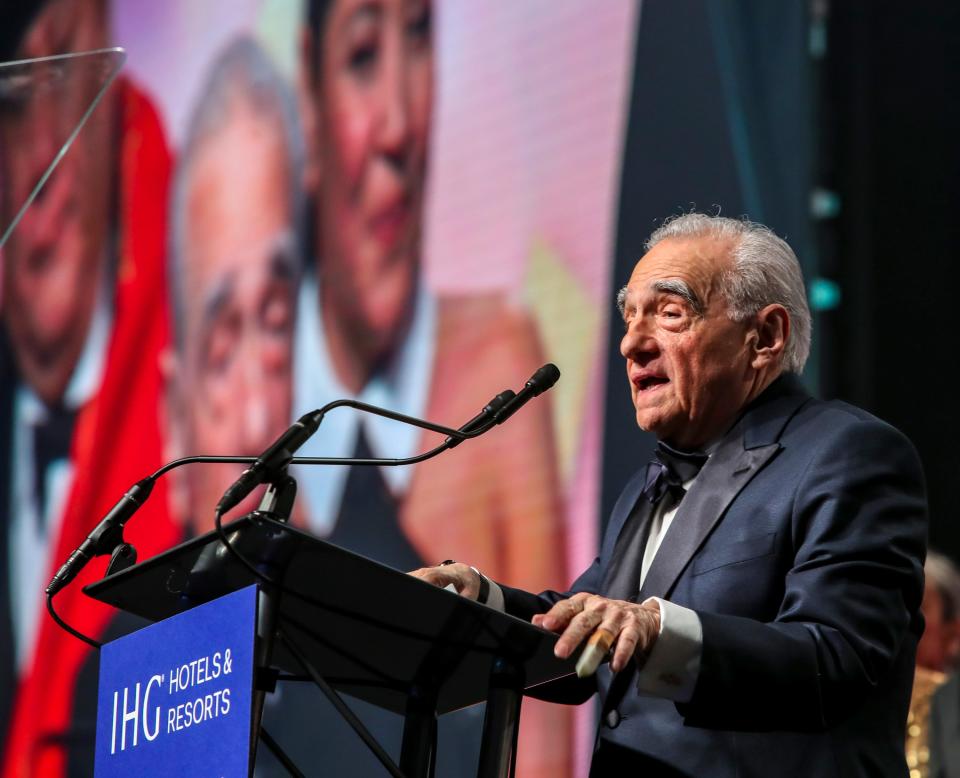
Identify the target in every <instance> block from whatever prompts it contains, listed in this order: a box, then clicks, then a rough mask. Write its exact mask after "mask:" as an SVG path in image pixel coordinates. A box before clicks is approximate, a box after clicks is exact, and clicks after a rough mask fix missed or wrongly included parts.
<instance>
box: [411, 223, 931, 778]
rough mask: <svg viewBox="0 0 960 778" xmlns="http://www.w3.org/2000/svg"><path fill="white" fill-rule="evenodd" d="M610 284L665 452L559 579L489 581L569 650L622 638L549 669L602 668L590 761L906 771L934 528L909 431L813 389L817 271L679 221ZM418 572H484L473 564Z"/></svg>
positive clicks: (638, 393)
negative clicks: (809, 372)
mask: <svg viewBox="0 0 960 778" xmlns="http://www.w3.org/2000/svg"><path fill="white" fill-rule="evenodd" d="M620 304H621V308H622V311H623V320H624V326H625V330H626V331H625V334H624V336H623V340H622V342H621V353H622V354H623V356H624V358H625V359H626V368H627V377H628V379H629V382H630V391H631V396H632V398H633V402H634V406H635V409H636V419H637V423H638V424H639V425H640V427H642V428H643V429H645V430H648V431H650V432H652V433H654V434H655V435H656V436H657V438H658V440H659V443H658V447H657V458H656V460H654V461H653V462H651V463H650V464H649V465H646V466H641V467H640V469H639V472H638V473H637V475H636V476H635V477H634V479H633V480H632V481H631V482H630V483H628V485H627V486H626V488H625V489H624V491H623V493H622V495H621V497H620V499H619V501H618V502H617V504H616V506H615V507H614V510H613V514H612V516H611V519H610V522H609V525H608V528H607V532H606V536H605V538H604V540H603V544H602V547H601V549H600V554H599V556H598V557H597V558H596V560H595V561H594V563H593V565H592V566H591V567H590V568H589V569H588V570H587V571H586V572H585V573H584V574H583V575H582V576H580V578H578V579H577V581H575V582H574V584H573V586H572V587H571V589H570V591H569V592H567V593H565V594H558V593H555V592H544V593H542V594H540V595H532V594H529V593H526V592H523V591H520V590H516V589H511V588H508V587H506V586H503V587H500V586H497V585H495V584H492V585H491V586H490V587H489V588H490V593H489V595H488V599H487V601H488V603H489V604H491V605H494V606H496V605H499V604H501V603H502V604H503V605H504V606H505V608H506V610H507V611H508V612H510V613H513V614H515V615H518V616H522V617H525V618H532V620H533V623H534V624H536V625H538V626H540V627H543V628H545V629H548V630H552V631H555V632H557V633H559V635H560V638H559V639H558V641H557V644H556V653H557V655H558V656H561V657H565V656H568V655H570V654H572V653H573V652H574V651H575V650H576V649H577V647H578V646H580V645H581V644H582V643H583V642H584V641H586V640H587V639H588V638H590V637H591V636H592V635H599V636H602V635H604V633H606V634H607V636H608V637H611V638H612V640H613V647H612V649H611V654H610V657H611V658H610V661H609V665H608V666H601V667H600V669H599V670H598V671H597V673H596V675H595V676H594V677H593V678H591V679H587V680H585V681H582V682H578V683H566V685H565V686H564V687H563V688H562V689H556V690H554V693H553V698H554V699H557V700H558V701H565V702H576V701H582V700H584V699H586V698H587V697H588V696H589V695H590V693H591V692H592V691H593V690H594V689H597V690H599V692H600V697H601V700H602V704H603V709H602V715H601V721H600V728H599V732H598V737H597V741H596V750H595V753H594V760H593V768H592V774H593V775H614V774H616V773H615V771H616V770H621V769H630V770H640V769H641V768H643V769H644V772H643V774H644V775H648V776H649V775H670V776H731V777H732V776H744V775H751V776H752V775H772V774H776V775H778V776H793V775H796V776H809V775H818V776H824V775H837V776H859V775H863V776H866V775H870V776H877V775H884V776H886V775H889V776H893V775H905V774H906V766H905V762H904V753H903V738H904V723H905V718H906V713H907V705H908V702H909V698H910V685H911V679H912V675H913V662H914V654H915V652H916V646H917V639H918V636H919V634H920V632H921V630H922V618H921V616H920V615H919V607H920V600H921V596H922V592H923V568H922V566H923V556H924V542H925V537H926V504H925V498H924V488H923V477H922V473H921V469H920V464H919V462H918V458H917V456H916V453H915V452H914V450H913V448H912V447H911V445H910V443H909V442H908V441H907V440H906V439H905V438H904V437H903V436H902V435H901V434H900V433H899V432H897V431H896V430H894V429H892V428H891V427H889V426H888V425H886V424H884V423H883V422H881V421H879V420H877V419H875V418H874V417H872V416H870V415H869V414H867V413H865V412H863V411H861V410H858V409H856V408H853V407H851V406H849V405H845V404H843V403H840V402H819V401H817V400H814V399H812V398H811V397H810V396H809V395H807V394H806V392H805V391H804V390H803V388H802V387H801V385H800V382H799V380H798V379H797V374H798V373H800V371H801V370H802V369H803V365H804V362H805V360H806V357H807V353H808V349H809V342H810V315H809V312H808V309H807V305H806V301H805V296H804V289H803V280H802V277H801V273H800V268H799V265H798V263H797V260H796V257H795V256H794V254H793V252H792V251H791V249H790V248H789V247H788V246H787V245H786V243H784V242H783V241H782V240H780V239H779V238H777V237H776V236H775V235H773V234H772V233H771V232H770V231H769V230H768V229H766V228H764V227H762V226H759V225H755V224H751V223H749V222H744V221H738V220H732V219H727V218H720V217H711V216H706V215H702V214H695V213H691V214H686V215H683V216H680V217H678V218H675V219H673V220H671V221H668V222H667V223H666V224H664V226H663V227H661V228H660V229H659V230H657V231H656V232H655V233H654V234H653V235H652V236H651V238H650V240H649V242H648V252H647V254H646V255H645V256H644V257H643V258H642V259H641V260H640V262H638V263H637V266H636V268H635V269H634V271H633V274H632V276H631V278H630V281H629V283H628V284H627V286H626V287H624V289H623V290H622V291H621V293H620ZM681 500H682V501H681ZM415 574H416V575H419V576H420V577H422V578H424V579H426V580H429V581H431V582H433V583H436V584H438V585H447V584H450V583H452V584H454V585H455V586H456V587H457V589H458V590H459V591H460V592H461V593H462V594H464V595H466V596H468V597H476V596H477V593H478V592H479V591H480V584H481V578H480V577H479V576H478V575H477V573H476V572H475V571H473V570H472V569H471V568H470V567H468V566H467V565H465V564H460V563H457V564H450V565H446V566H443V567H435V568H425V569H422V570H418V571H416V573H415ZM484 588H486V587H484ZM588 681H589V682H588ZM631 774H634V773H631ZM635 774H639V773H635Z"/></svg>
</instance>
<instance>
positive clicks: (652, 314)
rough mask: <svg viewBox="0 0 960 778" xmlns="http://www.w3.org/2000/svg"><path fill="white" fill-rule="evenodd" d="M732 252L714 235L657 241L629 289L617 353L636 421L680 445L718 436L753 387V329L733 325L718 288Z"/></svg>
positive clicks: (736, 323)
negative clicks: (624, 365)
mask: <svg viewBox="0 0 960 778" xmlns="http://www.w3.org/2000/svg"><path fill="white" fill-rule="evenodd" d="M731 248H732V244H731V243H729V242H721V241H717V240H714V239H712V238H688V239H682V240H681V239H668V240H664V241H661V242H660V243H658V244H657V245H656V246H654V247H653V249H651V250H650V252H649V253H648V254H646V255H645V256H644V257H643V258H642V259H641V260H640V261H639V262H638V263H637V266H636V267H635V268H634V270H633V274H632V275H631V276H630V281H629V283H628V284H627V287H626V296H625V298H624V324H625V328H626V332H625V334H624V336H623V340H622V341H621V342H620V353H621V354H623V356H624V358H625V359H626V361H627V378H628V379H629V381H630V394H631V397H632V399H633V404H634V408H635V409H636V417H637V424H639V425H640V427H641V428H642V429H644V430H647V431H648V432H652V433H653V434H655V435H656V436H657V438H659V439H660V440H664V441H666V442H668V443H671V444H673V445H676V446H678V447H680V448H695V447H698V446H702V445H704V444H706V443H708V442H710V441H711V440H713V439H715V438H716V437H719V436H720V435H722V434H723V433H724V432H725V431H726V430H727V428H728V427H729V426H730V425H731V424H732V423H733V422H734V420H735V419H736V417H737V414H738V412H739V411H740V409H741V408H742V407H743V406H744V405H745V404H746V402H747V399H748V397H749V393H750V389H751V386H752V381H753V373H754V371H753V370H752V368H751V354H752V349H751V341H752V338H751V334H750V333H751V327H750V326H749V322H744V323H738V322H734V321H731V320H730V318H729V317H728V316H727V302H726V299H725V298H724V295H723V293H722V289H721V278H722V273H723V272H724V271H725V270H727V269H729V268H730V267H731V258H730V249H731Z"/></svg>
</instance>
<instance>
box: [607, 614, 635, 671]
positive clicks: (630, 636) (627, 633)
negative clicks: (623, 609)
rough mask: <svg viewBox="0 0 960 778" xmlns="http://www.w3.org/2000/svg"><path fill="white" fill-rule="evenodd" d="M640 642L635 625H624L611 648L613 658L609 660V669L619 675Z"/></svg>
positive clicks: (631, 623)
mask: <svg viewBox="0 0 960 778" xmlns="http://www.w3.org/2000/svg"><path fill="white" fill-rule="evenodd" d="M639 640H640V630H639V628H638V627H637V626H636V624H635V623H633V622H630V623H628V624H625V625H624V627H623V628H622V629H621V630H620V634H619V635H617V642H616V644H615V645H614V647H613V657H612V658H611V659H610V669H611V670H613V672H615V673H619V672H620V671H621V670H622V669H623V668H624V667H626V666H627V663H628V662H629V661H630V660H631V659H632V658H633V656H634V652H635V651H636V648H637V642H638V641H639Z"/></svg>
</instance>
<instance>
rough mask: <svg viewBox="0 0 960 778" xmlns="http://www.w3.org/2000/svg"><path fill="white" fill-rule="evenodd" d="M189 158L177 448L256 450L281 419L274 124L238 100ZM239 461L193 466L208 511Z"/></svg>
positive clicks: (198, 497) (278, 172) (282, 170)
mask: <svg viewBox="0 0 960 778" xmlns="http://www.w3.org/2000/svg"><path fill="white" fill-rule="evenodd" d="M225 121H226V122H227V124H226V125H225V126H224V127H223V129H221V130H219V131H218V132H217V133H216V134H215V135H214V136H213V137H212V138H211V139H209V140H207V141H206V142H204V143H203V145H202V146H201V147H200V148H199V150H198V152H197V154H196V156H195V157H194V166H193V169H192V172H191V174H190V175H191V179H190V181H191V185H190V187H189V195H188V197H187V206H186V207H187V213H188V214H189V219H188V224H187V229H186V256H185V258H184V259H185V261H184V265H183V266H182V267H181V270H180V272H184V273H185V274H186V278H185V283H183V284H182V286H181V290H183V291H182V293H183V294H185V295H186V300H185V311H186V316H185V322H184V323H183V324H184V337H183V339H182V349H183V353H182V354H181V355H180V359H181V361H182V363H183V364H182V374H181V375H178V376H177V377H176V380H177V381H178V382H179V383H180V386H181V392H180V398H181V408H182V410H183V411H184V418H182V419H172V420H171V421H172V422H173V423H180V424H184V423H185V424H186V425H187V434H186V435H184V436H183V444H184V446H185V448H186V449H187V452H186V453H201V454H245V455H251V456H252V455H255V454H259V453H260V452H261V451H262V450H263V449H265V448H266V447H267V446H268V445H269V444H270V443H271V442H272V441H273V439H274V438H275V437H276V436H277V435H279V434H280V432H281V431H283V429H285V428H286V426H287V425H288V424H289V419H290V407H291V384H290V380H291V371H290V366H291V348H292V323H293V306H294V295H295V289H294V284H295V272H294V269H295V267H296V261H297V258H296V256H295V254H294V251H295V243H294V240H293V229H294V227H293V223H292V218H291V214H290V207H289V203H290V189H289V186H288V181H289V177H290V176H291V175H292V171H291V170H289V168H288V163H287V158H286V155H285V153H284V145H283V139H282V136H281V133H280V128H279V127H278V126H277V122H275V121H270V120H264V119H259V118H257V117H255V116H253V115H252V114H251V113H250V111H249V110H247V109H245V108H242V107H237V108H236V109H235V110H234V111H232V112H231V115H230V116H229V117H228V118H227V119H226V120H225ZM241 469H242V467H238V466H230V465H223V466H205V467H201V468H194V469H193V475H194V476H195V477H194V478H193V479H192V481H191V486H190V496H189V500H190V505H189V511H190V514H191V517H192V518H193V519H195V520H196V519H202V518H204V517H206V516H208V515H212V510H213V507H214V505H215V504H216V502H217V500H218V499H219V497H220V495H221V494H222V493H223V491H224V490H225V489H226V488H227V487H228V486H229V485H230V483H232V482H233V480H234V479H235V478H236V477H237V476H238V475H239V471H240V470H241Z"/></svg>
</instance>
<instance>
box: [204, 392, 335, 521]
mask: <svg viewBox="0 0 960 778" xmlns="http://www.w3.org/2000/svg"><path fill="white" fill-rule="evenodd" d="M323 416H324V411H323V410H320V411H310V413H305V414H304V415H303V416H301V417H300V418H299V419H297V421H296V422H294V424H293V425H292V426H291V427H289V428H288V429H287V431H286V432H284V433H283V434H282V435H281V436H280V437H279V438H277V439H276V440H275V441H274V442H273V443H272V444H271V446H270V447H269V448H268V449H267V450H266V451H264V452H263V453H262V454H261V455H260V456H258V457H257V459H256V461H255V462H254V463H253V464H252V465H250V467H248V468H247V469H246V470H244V471H243V472H242V473H241V474H240V477H239V478H238V479H237V480H236V481H234V482H233V485H231V486H230V487H229V488H228V489H227V491H225V492H224V493H223V497H221V498H220V502H218V503H217V513H219V514H221V515H222V514H224V513H226V512H227V511H228V510H230V509H231V508H233V507H234V506H236V505H238V504H239V503H240V501H241V500H243V498H244V497H246V496H247V495H248V494H250V492H252V491H253V490H254V489H255V488H256V487H257V486H259V485H260V484H262V483H264V482H265V481H267V480H269V479H270V478H272V477H273V476H274V475H276V474H277V473H278V472H279V471H280V470H282V469H283V468H285V467H286V466H287V465H288V464H290V460H291V459H293V455H294V452H296V450H297V449H299V448H300V446H302V445H303V444H304V443H306V442H307V441H308V440H309V439H310V436H311V435H313V433H314V432H316V431H317V429H318V428H319V427H320V422H321V421H322V420H323Z"/></svg>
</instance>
